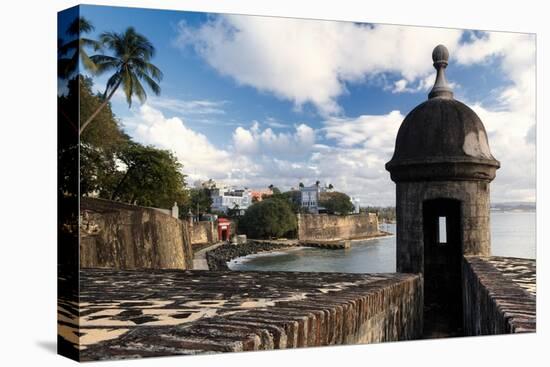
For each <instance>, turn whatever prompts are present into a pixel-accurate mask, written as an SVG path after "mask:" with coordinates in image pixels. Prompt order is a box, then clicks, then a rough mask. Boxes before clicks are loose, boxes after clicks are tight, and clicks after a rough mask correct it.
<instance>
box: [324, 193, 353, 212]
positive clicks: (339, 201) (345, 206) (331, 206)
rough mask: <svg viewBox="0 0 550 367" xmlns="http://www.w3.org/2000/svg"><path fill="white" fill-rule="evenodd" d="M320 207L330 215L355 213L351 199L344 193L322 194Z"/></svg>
mask: <svg viewBox="0 0 550 367" xmlns="http://www.w3.org/2000/svg"><path fill="white" fill-rule="evenodd" d="M319 205H320V206H322V207H324V208H325V209H326V210H327V212H329V213H330V214H339V215H346V214H348V213H350V212H352V211H353V204H352V203H351V199H350V197H349V196H348V195H346V194H344V193H342V192H322V193H321V198H320V200H319Z"/></svg>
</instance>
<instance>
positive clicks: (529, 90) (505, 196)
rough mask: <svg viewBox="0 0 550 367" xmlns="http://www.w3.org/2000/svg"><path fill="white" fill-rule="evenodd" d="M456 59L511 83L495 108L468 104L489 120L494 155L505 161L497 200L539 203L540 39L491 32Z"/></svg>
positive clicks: (497, 181) (495, 191)
mask: <svg viewBox="0 0 550 367" xmlns="http://www.w3.org/2000/svg"><path fill="white" fill-rule="evenodd" d="M456 59H457V60H458V62H459V63H462V64H482V65H486V66H488V67H492V68H496V69H497V70H499V71H501V73H502V75H503V76H504V77H505V78H506V79H508V81H509V82H510V85H508V86H506V87H505V88H503V89H501V90H500V91H499V94H498V96H497V101H498V103H497V105H495V106H485V105H483V104H481V103H479V102H475V101H467V103H469V104H470V105H471V107H472V108H473V109H474V111H476V113H477V114H478V115H479V117H480V118H481V120H482V121H483V123H484V125H485V128H486V129H487V132H488V135H489V144H490V146H491V150H492V152H493V155H494V156H495V157H496V158H497V159H498V160H499V161H500V162H501V168H500V169H499V170H498V171H497V178H496V179H495V181H494V183H493V185H492V187H493V189H492V197H493V200H494V201H513V200H519V201H523V200H535V196H536V193H535V184H536V164H535V159H536V149H535V145H534V143H535V139H536V115H535V111H536V110H535V93H536V91H535V87H536V80H535V76H536V74H535V68H536V58H535V38H534V35H529V34H519V33H504V32H490V33H485V34H484V35H483V36H481V37H474V39H473V41H472V42H471V43H467V44H464V45H463V46H461V47H460V48H459V49H458V50H457V52H456Z"/></svg>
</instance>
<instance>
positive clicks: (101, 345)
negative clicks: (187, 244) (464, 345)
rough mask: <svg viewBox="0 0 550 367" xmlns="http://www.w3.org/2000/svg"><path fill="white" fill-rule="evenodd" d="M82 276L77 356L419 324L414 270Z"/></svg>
mask: <svg viewBox="0 0 550 367" xmlns="http://www.w3.org/2000/svg"><path fill="white" fill-rule="evenodd" d="M80 278H81V290H80V291H81V294H80V304H78V303H76V302H75V300H74V299H73V300H71V299H69V298H66V299H64V300H63V301H62V302H61V303H60V307H59V315H60V318H59V319H60V322H59V325H60V334H61V336H62V339H63V340H64V341H65V342H67V343H69V344H72V345H73V347H74V348H77V349H79V354H80V359H81V360H100V359H101V360H102V359H124V358H137V357H147V356H162V355H176V354H203V353H220V352H232V351H251V350H267V349H283V348H298V347H307V346H322V345H336V344H354V343H373V342H382V341H396V340H408V339H415V338H418V337H419V335H418V330H421V329H422V326H421V325H422V324H421V323H422V304H421V302H422V283H421V278H420V277H419V276H418V275H412V274H344V273H297V272H234V271H228V272H212V271H164V270H150V271H116V270H106V269H105V270H103V269H85V270H82V271H81V273H80ZM78 313H79V314H80V317H79V318H77V317H75V316H74V315H76V314H78ZM78 323H79V324H80V329H77V328H76V327H77V325H78ZM79 342H80V345H77V344H78V343H79Z"/></svg>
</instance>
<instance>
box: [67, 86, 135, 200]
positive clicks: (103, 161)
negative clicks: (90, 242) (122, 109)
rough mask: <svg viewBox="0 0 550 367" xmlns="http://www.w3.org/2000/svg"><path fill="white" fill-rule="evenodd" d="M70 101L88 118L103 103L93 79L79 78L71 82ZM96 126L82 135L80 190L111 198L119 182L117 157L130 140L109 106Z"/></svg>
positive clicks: (68, 97)
mask: <svg viewBox="0 0 550 367" xmlns="http://www.w3.org/2000/svg"><path fill="white" fill-rule="evenodd" d="M67 86H68V91H69V92H68V94H67V96H66V98H67V100H69V101H70V103H69V104H68V106H69V108H71V107H70V106H71V103H74V106H76V107H77V108H78V107H79V112H80V116H81V117H82V118H86V117H87V116H89V115H90V114H91V113H93V111H95V110H96V108H97V107H98V106H99V105H100V104H101V103H102V99H101V97H100V96H97V95H94V94H93V93H92V88H93V83H92V80H91V79H90V78H86V77H84V76H82V75H79V76H78V77H76V78H73V79H71V80H69V82H68V84H67ZM95 120H96V123H95V124H93V125H91V126H90V128H89V129H87V130H86V131H85V132H84V133H83V134H82V135H81V136H80V191H81V194H82V195H89V194H92V193H94V194H97V195H98V196H100V197H105V198H109V197H110V195H111V193H112V191H113V189H114V186H115V185H116V183H117V175H118V174H119V172H118V170H117V156H118V155H120V154H121V152H122V151H123V150H124V149H126V147H127V145H128V144H129V143H130V138H129V137H128V136H127V135H126V134H125V133H124V132H123V131H122V128H121V126H120V123H119V121H118V120H117V119H116V117H115V115H114V113H113V112H112V110H111V106H110V105H107V106H106V107H105V108H104V109H102V111H101V112H100V113H99V114H98V115H97V116H96V119H95Z"/></svg>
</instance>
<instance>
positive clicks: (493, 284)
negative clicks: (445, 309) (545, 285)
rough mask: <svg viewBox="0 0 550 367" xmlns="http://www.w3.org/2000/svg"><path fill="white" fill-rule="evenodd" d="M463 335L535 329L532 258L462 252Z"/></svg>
mask: <svg viewBox="0 0 550 367" xmlns="http://www.w3.org/2000/svg"><path fill="white" fill-rule="evenodd" d="M463 304H464V326H465V330H464V331H465V335H495V334H511V333H525V332H535V331H536V263H535V260H530V259H519V258H510V257H497V256H492V257H481V256H465V257H464V261H463Z"/></svg>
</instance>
